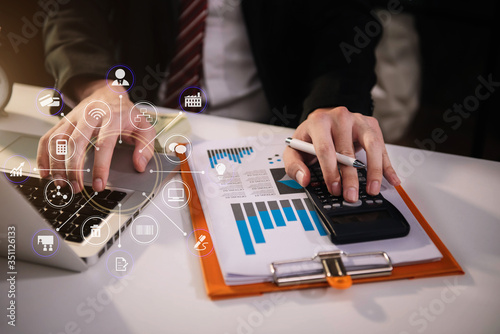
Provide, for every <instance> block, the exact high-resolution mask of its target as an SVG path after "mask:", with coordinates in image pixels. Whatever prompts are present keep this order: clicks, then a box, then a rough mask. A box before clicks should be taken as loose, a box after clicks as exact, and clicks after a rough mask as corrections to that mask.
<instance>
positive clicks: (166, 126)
mask: <svg viewBox="0 0 500 334" xmlns="http://www.w3.org/2000/svg"><path fill="white" fill-rule="evenodd" d="M181 115H182V111H179V114H178V115H177V116H175V118H174V119H173V120H172V121H171V122H170V123H168V124H167V125H165V127H164V128H163V129H162V130H161V131H160V132H158V133H157V134H156V136H155V137H154V138H153V139H151V140H150V141H149V142H148V143H147V144H146V145H145V146H144V147H143V148H142V149H140V150H139V153H142V151H143V150H144V149H145V148H146V147H148V145H149V144H151V142H152V141H153V140H155V139H156V138H157V137H158V136H159V135H160V134H161V133H162V132H163V131H165V129H166V128H168V126H169V125H170V124H172V123H173V122H175V121H176V120H177V118H179V117H180V116H181Z"/></svg>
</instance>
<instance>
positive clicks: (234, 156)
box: [207, 146, 253, 168]
mask: <svg viewBox="0 0 500 334" xmlns="http://www.w3.org/2000/svg"><path fill="white" fill-rule="evenodd" d="M252 153H253V147H251V146H248V147H235V148H221V149H213V150H207V154H208V159H209V160H210V167H211V168H215V166H216V165H217V164H218V163H219V162H220V160H229V161H232V162H235V163H239V164H241V163H242V160H243V158H244V157H245V156H249V155H251V154H252Z"/></svg>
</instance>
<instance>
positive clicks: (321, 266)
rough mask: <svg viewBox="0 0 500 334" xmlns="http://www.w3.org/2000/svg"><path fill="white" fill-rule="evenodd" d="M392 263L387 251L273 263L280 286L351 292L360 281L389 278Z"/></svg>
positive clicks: (323, 254)
mask: <svg viewBox="0 0 500 334" xmlns="http://www.w3.org/2000/svg"><path fill="white" fill-rule="evenodd" d="M392 269H393V266H392V262H391V259H390V258H389V255H387V253H386V252H366V253H355V254H346V253H345V252H343V251H339V250H337V251H328V252H319V253H318V254H316V255H315V256H314V257H312V258H309V259H302V260H290V261H280V262H273V263H271V273H272V275H273V282H274V283H275V284H276V285H278V286H290V285H299V284H311V283H324V282H326V283H328V284H329V285H330V286H331V287H333V288H336V289H347V288H349V287H350V286H351V285H352V280H353V279H357V278H366V277H378V276H388V275H390V274H391V273H392Z"/></svg>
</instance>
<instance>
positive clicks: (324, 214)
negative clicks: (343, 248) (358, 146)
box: [305, 163, 410, 244]
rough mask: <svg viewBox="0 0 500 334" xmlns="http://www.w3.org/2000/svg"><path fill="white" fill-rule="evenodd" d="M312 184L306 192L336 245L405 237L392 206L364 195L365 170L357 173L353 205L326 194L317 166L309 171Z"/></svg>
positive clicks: (402, 220) (405, 228)
mask: <svg viewBox="0 0 500 334" xmlns="http://www.w3.org/2000/svg"><path fill="white" fill-rule="evenodd" d="M310 171H311V182H310V183H309V185H308V186H307V187H306V188H305V190H306V193H307V195H308V196H309V198H310V199H311V201H312V202H313V203H314V206H315V209H316V211H317V212H318V214H319V216H320V217H321V220H322V222H323V225H324V226H325V228H326V229H327V230H328V232H329V233H330V237H331V239H332V242H333V243H335V244H347V243H354V242H363V241H373V240H381V239H390V238H398V237H404V236H405V235H408V233H409V232H410V225H408V222H407V221H406V219H405V217H404V216H403V215H402V214H401V212H399V210H398V209H396V207H395V206H394V205H392V204H391V203H390V202H389V201H388V200H386V199H385V198H384V196H382V194H380V193H379V194H378V195H376V196H370V195H368V194H367V193H366V170H365V169H358V170H357V171H358V180H359V199H358V201H356V202H354V203H350V202H347V201H345V200H344V198H343V197H342V196H334V195H332V194H330V193H329V192H328V189H327V187H326V184H325V182H324V180H323V174H322V172H321V168H320V166H319V163H316V164H314V165H312V166H311V167H310Z"/></svg>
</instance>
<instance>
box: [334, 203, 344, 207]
mask: <svg viewBox="0 0 500 334" xmlns="http://www.w3.org/2000/svg"><path fill="white" fill-rule="evenodd" d="M341 206H342V205H340V203H333V204H332V208H340V207H341Z"/></svg>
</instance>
